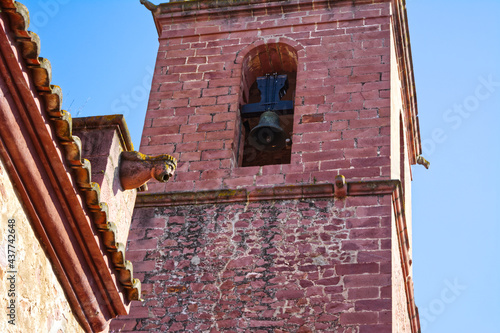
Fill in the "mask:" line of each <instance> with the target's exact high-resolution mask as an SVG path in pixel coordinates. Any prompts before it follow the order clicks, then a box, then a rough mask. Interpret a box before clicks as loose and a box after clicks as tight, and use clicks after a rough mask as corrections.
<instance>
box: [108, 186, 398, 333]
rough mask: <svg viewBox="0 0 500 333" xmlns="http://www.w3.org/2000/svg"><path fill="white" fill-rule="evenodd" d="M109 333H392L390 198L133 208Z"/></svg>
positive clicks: (374, 197)
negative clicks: (136, 296)
mask: <svg viewBox="0 0 500 333" xmlns="http://www.w3.org/2000/svg"><path fill="white" fill-rule="evenodd" d="M127 255H128V257H129V258H133V259H131V260H133V261H134V268H135V271H134V274H135V275H136V276H138V277H139V278H140V279H141V280H142V281H143V298H144V299H145V301H144V303H143V304H140V303H135V304H134V305H133V307H132V309H131V314H130V316H128V317H126V318H122V319H120V320H114V321H113V322H112V326H111V327H112V329H113V330H115V331H119V330H120V329H122V331H124V332H125V331H151V332H167V331H168V332H350V333H354V332H359V333H364V332H390V331H391V320H392V318H391V309H392V307H391V306H392V305H391V197H390V195H389V196H368V197H351V198H347V199H344V200H336V199H335V200H333V199H317V200H312V199H310V200H286V201H278V202H272V201H257V202H250V203H245V202H242V203H235V204H215V205H214V204H208V205H186V206H177V207H156V208H151V207H145V208H138V209H137V210H136V214H135V217H134V222H133V228H132V230H131V233H130V243H129V249H128V251H127Z"/></svg>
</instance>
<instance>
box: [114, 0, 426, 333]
mask: <svg viewBox="0 0 500 333" xmlns="http://www.w3.org/2000/svg"><path fill="white" fill-rule="evenodd" d="M141 2H142V3H144V4H145V5H146V6H147V8H148V9H149V10H151V11H152V14H153V18H154V22H155V24H156V27H157V30H158V35H159V50H158V57H157V62H156V67H155V74H154V78H153V83H152V87H151V94H150V99H149V105H148V110H147V114H146V120H145V124H144V131H143V136H142V142H141V147H140V151H141V152H143V153H145V154H165V153H166V154H170V155H173V156H174V157H176V158H177V160H178V166H177V171H176V174H175V177H174V178H172V179H171V181H170V182H168V183H159V182H151V183H150V184H149V190H148V191H147V192H143V193H142V194H140V195H139V196H138V199H137V202H136V208H135V214H134V219H133V222H132V229H131V232H130V236H129V244H128V250H127V254H128V258H129V259H130V258H132V259H130V260H131V261H133V264H134V269H135V272H134V276H137V277H138V278H140V279H141V282H142V286H143V288H142V289H143V293H142V298H143V299H144V302H142V303H137V304H135V305H134V306H133V308H132V310H131V315H130V316H128V317H123V318H119V319H118V320H114V321H113V323H112V327H113V328H114V329H115V330H118V329H121V330H122V332H126V331H133V332H140V331H145V332H146V331H156V330H157V331H161V332H166V331H172V332H174V331H177V332H344V333H348V332H349V333H368V332H387V333H390V332H397V333H406V332H408V333H409V332H411V333H418V332H419V331H420V328H419V321H418V312H417V308H416V306H415V302H414V299H413V284H412V260H411V250H412V248H411V197H410V180H411V168H410V166H411V165H412V164H415V163H416V162H417V158H418V156H419V155H420V138H419V131H418V118H417V105H416V94H415V86H414V79H413V72H412V62H411V50H410V44H409V35H408V25H407V19H406V9H405V1H404V0H375V1H374V0H370V1H367V0H356V1H333V0H293V1H289V0H267V1H263V0H238V1H236V0H217V1H215V0H214V1H184V2H171V3H164V4H160V5H153V4H152V3H150V2H148V1H141Z"/></svg>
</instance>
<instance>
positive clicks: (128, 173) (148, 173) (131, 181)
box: [119, 151, 177, 190]
mask: <svg viewBox="0 0 500 333" xmlns="http://www.w3.org/2000/svg"><path fill="white" fill-rule="evenodd" d="M176 167H177V160H176V159H175V158H173V157H172V156H170V155H167V154H163V155H158V156H148V155H144V154H141V153H139V152H137V151H124V152H122V153H121V155H120V165H119V177H120V183H121V185H122V188H123V189H125V190H132V189H134V188H139V187H141V186H143V185H144V184H146V183H147V182H148V181H149V180H150V179H152V178H154V179H156V180H157V181H159V182H162V183H165V182H166V181H168V180H169V179H170V178H171V177H172V176H173V174H174V171H175V168H176Z"/></svg>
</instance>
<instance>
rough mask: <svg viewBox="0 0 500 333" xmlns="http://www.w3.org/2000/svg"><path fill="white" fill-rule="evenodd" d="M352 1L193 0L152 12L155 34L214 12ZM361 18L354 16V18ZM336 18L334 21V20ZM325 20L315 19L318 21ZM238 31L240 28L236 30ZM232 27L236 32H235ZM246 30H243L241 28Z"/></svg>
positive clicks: (373, 0)
mask: <svg viewBox="0 0 500 333" xmlns="http://www.w3.org/2000/svg"><path fill="white" fill-rule="evenodd" d="M384 2H390V0H356V3H358V4H363V3H366V4H373V3H384ZM351 3H352V1H345V0H344V1H342V0H340V1H339V0H286V1H284V0H212V1H206V0H195V1H175V2H168V3H162V4H160V5H158V6H157V7H156V9H155V10H153V11H152V14H153V19H154V22H155V25H156V29H157V31H158V36H159V37H160V39H161V38H165V37H163V36H162V28H161V27H162V26H163V25H164V24H172V23H178V22H183V21H184V20H186V19H191V20H192V19H193V17H203V16H208V17H209V16H210V15H212V14H213V15H216V17H218V18H220V17H223V16H224V15H225V16H235V17H238V16H242V15H246V14H245V13H254V12H259V11H261V12H264V13H266V12H276V9H277V8H279V7H280V8H281V11H283V12H293V11H300V10H303V9H304V8H311V9H313V8H321V7H333V6H337V5H343V4H347V5H351ZM354 18H355V19H359V18H362V17H353V19H354ZM347 20H348V19H338V21H347ZM334 21H337V20H334ZM321 23H327V22H317V24H321ZM237 30H240V29H237ZM237 30H235V31H237ZM242 30H245V29H242ZM185 32H186V35H184V36H190V35H192V34H189V32H187V31H185Z"/></svg>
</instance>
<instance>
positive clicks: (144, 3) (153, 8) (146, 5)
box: [141, 0, 158, 12]
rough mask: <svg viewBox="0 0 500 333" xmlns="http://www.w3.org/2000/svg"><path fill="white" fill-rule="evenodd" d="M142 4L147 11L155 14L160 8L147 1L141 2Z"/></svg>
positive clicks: (142, 0)
mask: <svg viewBox="0 0 500 333" xmlns="http://www.w3.org/2000/svg"><path fill="white" fill-rule="evenodd" d="M141 4H143V5H144V7H146V8H147V9H149V10H150V11H152V12H154V11H155V10H156V8H157V7H158V6H157V5H155V4H153V3H151V2H149V1H147V0H141Z"/></svg>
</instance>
